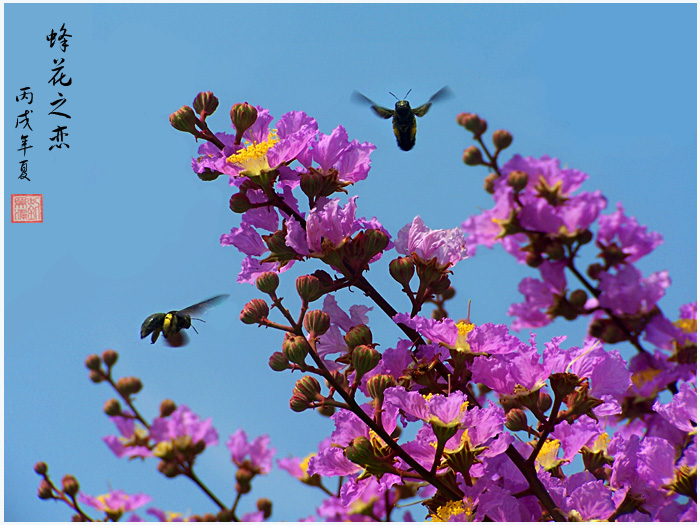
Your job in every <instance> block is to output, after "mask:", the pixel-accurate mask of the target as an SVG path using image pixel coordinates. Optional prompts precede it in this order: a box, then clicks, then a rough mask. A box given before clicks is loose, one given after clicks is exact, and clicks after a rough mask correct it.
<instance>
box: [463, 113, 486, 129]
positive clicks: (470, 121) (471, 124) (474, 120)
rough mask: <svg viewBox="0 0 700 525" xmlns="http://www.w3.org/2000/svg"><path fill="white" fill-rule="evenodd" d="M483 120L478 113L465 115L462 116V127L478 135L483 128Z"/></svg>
mask: <svg viewBox="0 0 700 525" xmlns="http://www.w3.org/2000/svg"><path fill="white" fill-rule="evenodd" d="M480 121H481V119H480V118H479V115H477V114H476V113H464V114H462V126H464V127H465V128H467V129H468V130H469V131H471V132H472V133H474V134H476V133H477V132H478V131H479V129H480V128H481V124H480Z"/></svg>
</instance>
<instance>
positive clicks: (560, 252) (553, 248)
mask: <svg viewBox="0 0 700 525" xmlns="http://www.w3.org/2000/svg"><path fill="white" fill-rule="evenodd" d="M545 253H546V254H547V256H549V259H550V260H551V261H561V260H562V259H563V258H564V257H566V252H565V251H564V247H563V246H562V245H561V243H559V242H553V243H551V244H549V245H548V246H547V249H546V250H545Z"/></svg>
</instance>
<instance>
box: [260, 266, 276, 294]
mask: <svg viewBox="0 0 700 525" xmlns="http://www.w3.org/2000/svg"><path fill="white" fill-rule="evenodd" d="M279 285H280V278H279V276H278V275H277V274H276V273H275V272H264V273H261V274H260V275H258V278H257V279H255V286H256V287H257V288H258V290H260V291H261V292H262V293H266V294H268V295H269V294H273V293H275V290H277V287H278V286H279Z"/></svg>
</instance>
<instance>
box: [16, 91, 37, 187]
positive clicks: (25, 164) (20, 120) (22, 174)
mask: <svg viewBox="0 0 700 525" xmlns="http://www.w3.org/2000/svg"><path fill="white" fill-rule="evenodd" d="M30 89H31V87H23V88H20V90H19V91H20V93H19V95H17V96H16V97H15V101H17V102H21V103H23V104H26V105H27V106H30V105H31V104H32V102H34V93H32V92H31V91H29V90H30ZM33 112H34V110H32V109H29V108H27V109H25V110H24V113H20V114H19V115H17V122H16V123H15V129H19V130H20V133H21V135H20V147H19V148H17V151H21V152H22V159H21V160H20V161H19V177H18V178H19V179H24V180H31V179H30V178H29V176H28V173H29V159H27V150H28V149H29V148H32V147H33V146H32V145H31V144H29V132H30V131H34V130H33V129H32V126H31V124H30V123H29V114H30V113H33ZM25 130H27V131H26V134H25Z"/></svg>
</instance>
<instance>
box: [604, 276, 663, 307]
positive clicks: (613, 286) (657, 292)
mask: <svg viewBox="0 0 700 525" xmlns="http://www.w3.org/2000/svg"><path fill="white" fill-rule="evenodd" d="M599 278H600V287H599V288H600V291H601V292H602V293H601V295H600V297H599V298H598V302H599V304H600V306H601V307H603V308H610V309H611V310H612V311H613V313H615V314H617V315H625V314H627V315H635V314H644V313H647V312H650V311H651V310H652V309H653V308H654V306H656V303H657V302H658V301H659V299H661V297H663V295H664V293H665V291H666V288H668V287H669V286H670V285H671V280H670V279H669V277H668V272H667V271H666V270H664V271H660V272H654V273H653V274H651V275H650V276H649V277H646V278H642V273H641V272H640V271H639V270H638V269H637V268H635V267H634V266H631V265H626V266H623V267H622V268H620V269H619V270H618V271H617V273H616V274H611V273H609V272H601V273H600V274H599Z"/></svg>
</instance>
